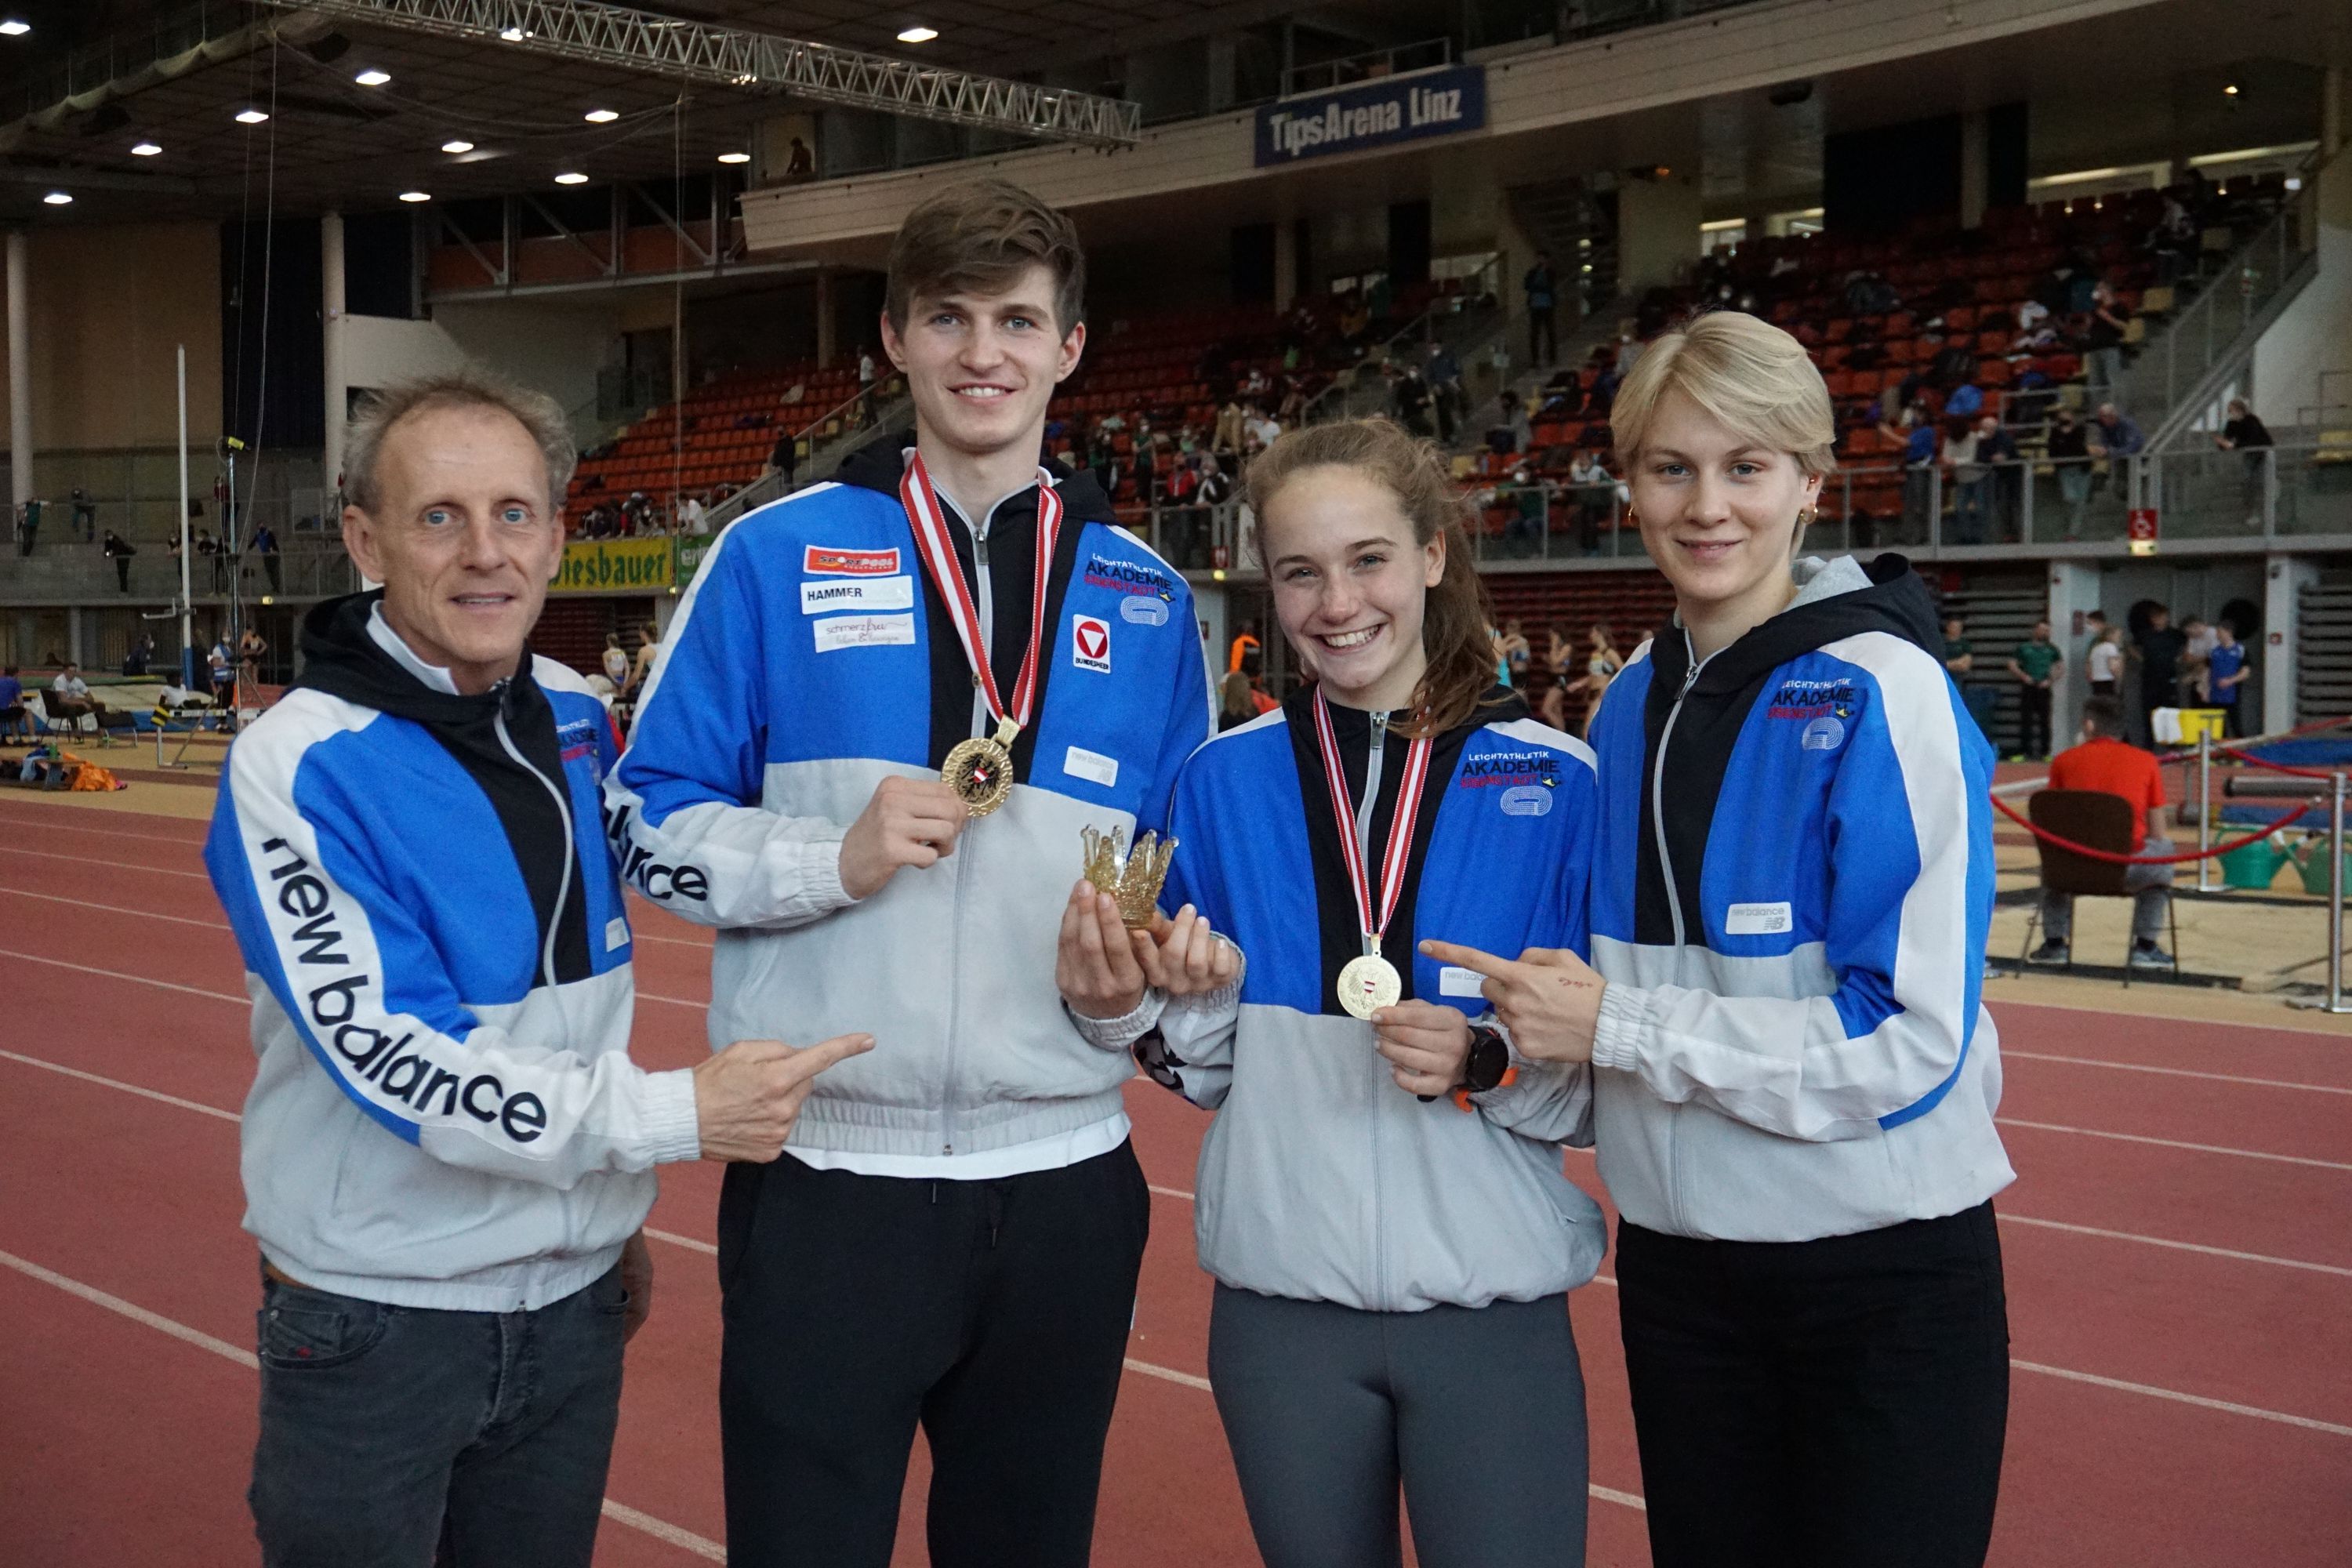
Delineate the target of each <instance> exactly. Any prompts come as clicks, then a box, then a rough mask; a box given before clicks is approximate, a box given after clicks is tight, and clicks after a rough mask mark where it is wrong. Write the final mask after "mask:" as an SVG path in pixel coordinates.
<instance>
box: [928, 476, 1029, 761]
mask: <svg viewBox="0 0 2352 1568" xmlns="http://www.w3.org/2000/svg"><path fill="white" fill-rule="evenodd" d="M898 500H899V501H900V502H901V503H902V504H903V505H905V507H906V509H907V517H908V521H911V522H912V523H913V524H914V528H915V549H916V552H917V553H919V555H921V556H922V558H923V567H924V569H925V570H926V571H928V572H929V574H930V576H931V582H932V584H933V585H934V586H936V587H937V588H938V589H939V594H940V598H941V599H942V600H944V601H945V602H946V604H947V610H948V618H949V619H950V620H951V621H953V622H954V623H955V629H956V637H957V638H958V639H959V640H960V641H961V642H962V644H963V656H964V658H965V659H966V661H968V662H969V663H970V664H971V673H972V679H973V680H974V681H975V682H977V683H978V684H979V687H980V691H981V696H982V698H983V699H985V700H986V701H987V703H988V710H989V712H990V713H991V714H992V715H993V716H994V717H995V719H996V721H997V723H998V724H999V725H1000V726H1003V725H1005V724H1010V725H1011V726H1013V729H1015V730H1023V729H1026V728H1028V725H1029V710H1030V709H1031V707H1032V706H1033V705H1034V703H1035V701H1036V700H1037V660H1038V650H1039V649H1040V648H1041V647H1044V646H1045V592H1046V587H1047V583H1048V579H1049V578H1050V577H1051V575H1052V574H1053V570H1054V543H1055V539H1056V538H1058V537H1059V535H1060V534H1061V531H1062V498H1061V496H1060V495H1059V494H1058V493H1057V492H1056V491H1055V489H1054V476H1053V475H1052V473H1050V472H1049V471H1047V470H1046V469H1045V468H1044V467H1043V466H1040V467H1039V468H1038V469H1037V574H1036V576H1035V577H1034V579H1033V580H1032V586H1031V589H1030V595H1029V647H1028V651H1027V652H1025V653H1024V654H1023V655H1022V656H1021V674H1020V676H1019V678H1018V679H1015V680H1014V681H1013V700H1012V701H1011V703H1010V704H1008V703H1007V702H1006V701H1005V700H1004V699H1003V697H1002V696H1000V695H999V694H998V692H997V689H996V672H995V670H994V669H993V668H991V666H990V663H989V658H988V647H987V645H986V643H985V642H984V641H983V640H982V637H981V635H980V606H979V605H978V604H977V603H976V602H975V601H974V600H973V598H972V596H971V584H970V583H969V582H967V581H966V580H965V578H964V574H963V563H961V562H960V561H958V560H957V559H956V552H955V541H954V539H953V538H952V537H950V534H949V533H948V524H947V517H946V514H945V513H944V512H942V511H941V510H940V497H939V492H938V491H937V490H935V489H932V488H931V476H930V475H929V472H927V471H926V470H925V469H924V468H923V455H922V454H921V453H920V452H916V453H913V454H911V455H910V456H909V458H908V462H907V471H906V472H905V473H904V474H903V475H901V476H900V477H899V479H898ZM1005 743H1006V744H1010V743H1011V742H1010V741H1009V739H1008V740H1006V742H1005Z"/></svg>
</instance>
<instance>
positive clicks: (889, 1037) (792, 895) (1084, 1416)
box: [606, 181, 1209, 1568]
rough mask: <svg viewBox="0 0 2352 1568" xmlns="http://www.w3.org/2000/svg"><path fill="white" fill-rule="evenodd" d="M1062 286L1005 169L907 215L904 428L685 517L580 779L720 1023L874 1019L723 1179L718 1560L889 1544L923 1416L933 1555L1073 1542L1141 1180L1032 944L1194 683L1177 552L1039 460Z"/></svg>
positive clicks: (1071, 273) (882, 1552)
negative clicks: (650, 646) (686, 560)
mask: <svg viewBox="0 0 2352 1568" xmlns="http://www.w3.org/2000/svg"><path fill="white" fill-rule="evenodd" d="M1084 284H1085V264H1084V258H1083V257H1082V256H1081V254H1080V252H1079V248H1078V244H1077V237H1076V231H1075V230H1074V229H1073V228H1072V227H1071V226H1070V223H1069V221H1068V220H1067V219H1066V217H1064V216H1062V215H1060V214H1059V213H1056V212H1055V211H1054V210H1053V209H1052V208H1050V207H1047V206H1045V205H1043V204H1042V203H1040V202H1038V201H1037V200H1036V199H1035V198H1034V197H1033V196H1031V195H1027V194H1026V193H1024V192H1022V191H1020V190H1018V189H1015V188H1013V187H1012V186H1009V185H1005V184H1002V183H998V182H989V181H981V182H974V183H972V184H961V185H956V186H953V187H951V188H950V189H948V190H946V191H944V192H942V193H941V194H940V195H937V196H934V197H932V198H931V199H930V200H929V201H927V202H925V203H923V204H922V205H919V206H918V207H917V208H916V209H915V210H914V211H913V212H912V213H910V214H908V217H907V220H906V222H905V224H904V225H903V226H901V228H900V230H899V233H898V239H897V241H896V242H895V243H894V245H893V247H892V249H891V255H890V276H889V286H888V291H887V299H888V304H887V310H886V313H885V316H884V319H883V321H882V342H883V344H884V346H885V348H886V349H887V352H888V353H889V355H890V358H891V361H892V363H894V364H895V365H897V366H898V369H899V370H901V371H902V372H904V373H905V374H906V376H907V381H908V387H909V389H910V390H911V392H912V394H913V399H914V405H915V436H914V440H913V443H912V444H911V446H909V445H907V444H905V443H903V442H899V441H892V440H887V439H884V440H878V441H877V442H875V443H874V444H872V445H870V446H868V447H866V449H864V450H863V451H861V452H858V453H856V454H854V455H853V456H852V457H851V458H849V459H848V460H847V461H845V463H844V464H843V466H842V468H841V470H840V472H839V474H838V476H837V479H836V481H835V482H834V483H831V484H824V485H816V486H812V487H810V488H808V489H803V490H800V491H798V492H796V493H795V494H793V496H791V497H789V498H787V499H785V500H781V501H777V502H774V503H772V504H771V505H769V506H766V507H762V508H760V509H759V510H755V511H752V512H751V513H749V514H748V515H746V516H745V517H743V518H742V519H740V521H737V522H736V523H735V524H734V525H733V526H731V527H730V528H729V529H728V530H727V531H725V532H724V533H722V534H720V535H719V537H718V539H717V541H716V542H714V543H713V545H712V548H711V551H710V552H709V555H708V556H706V557H705V558H704V562H703V565H702V570H701V571H700V572H699V573H698V574H697V576H696V578H695V581H694V583H693V585H692V586H691V587H690V588H689V589H688V593H687V595H686V596H685V598H684V599H683V600H682V601H681V603H680V605H679V608H678V613H677V619H676V621H675V623H674V624H673V625H672V626H671V629H670V634H669V636H668V637H667V639H666V640H665V641H664V643H663V645H662V654H661V658H660V663H659V665H658V666H657V668H656V671H655V673H654V677H653V679H652V681H651V682H650V685H649V688H648V689H647V691H646V697H645V700H644V702H643V704H642V705H641V707H640V708H639V710H638V719H637V727H636V732H635V740H634V742H633V744H632V746H631V747H630V750H629V751H628V752H627V753H626V754H625V756H624V758H623V759H622V761H621V763H620V764H619V766H618V767H617V768H616V769H615V771H614V776H613V778H612V780H611V781H610V782H609V784H608V791H607V796H606V811H607V817H608V820H609V821H610V823H611V825H612V827H613V831H614V837H616V839H618V840H619V841H620V842H621V844H622V845H623V847H624V874H625V875H626V876H627V877H628V878H629V879H630V880H631V881H632V882H633V883H634V884H635V886H636V887H637V889H639V890H640V891H641V892H643V893H644V894H645V895H646V897H647V898H649V899H651V900H654V901H655V902H656V903H660V904H663V905H665V906H666V907H667V908H669V909H671V910H675V911H676V912H677V913H678V914H680V915H683V916H685V917H686V918H687V919H688V920H693V921H701V922H703V923H705V924H709V925H713V926H716V927H718V928H719V936H718V941H717V946H716V952H715V955H714V958H713V962H712V966H711V991H712V1001H711V1008H710V1018H711V1027H712V1028H713V1029H716V1030H719V1031H721V1034H722V1036H723V1037H724V1038H725V1039H730V1040H731V1039H733V1038H734V1037H735V1035H733V1034H727V1033H725V1031H727V1030H729V1029H731V1028H733V1027H734V1026H735V1024H736V1023H737V1022H739V1021H748V1020H751V1019H757V1020H758V1026H757V1027H756V1029H753V1030H751V1033H752V1034H756V1035H758V1036H761V1037H782V1038H784V1039H787V1040H793V1041H799V1040H804V1039H809V1040H814V1039H823V1038H825V1037H828V1036H831V1035H835V1034H840V1033H844V1032H845V1031H843V1030H838V1029H833V1028H828V1027H826V1026H824V1020H825V1019H828V1018H835V1017H854V1018H856V1019H858V1020H859V1024H858V1029H859V1030H860V1031H862V1032H865V1033H868V1034H871V1035H872V1036H873V1037H874V1039H875V1048H874V1050H873V1051H871V1052H870V1053H868V1054H867V1055H866V1057H864V1058H860V1060H861V1061H862V1062H865V1063H866V1064H868V1065H869V1066H870V1068H871V1070H868V1071H866V1072H864V1073H862V1074H861V1075H859V1076H858V1077H856V1078H854V1079H852V1078H829V1079H827V1080H825V1082H824V1093H823V1095H822V1096H821V1097H812V1098H811V1099H810V1100H809V1101H808V1102H807V1104H806V1105H805V1107H804V1108H803V1110H802V1113H801V1120H800V1122H799V1124H798V1126H797V1128H796V1129H795V1131H794V1135H793V1141H792V1142H791V1144H790V1146H789V1147H788V1148H787V1149H786V1151H785V1157H784V1158H782V1159H781V1160H778V1161H777V1162H776V1163H774V1164H772V1165H768V1166H751V1165H739V1166H734V1167H731V1168H730V1170H729V1172H728V1176H727V1184H726V1189H725V1192H724V1194H723V1195H722V1197H721V1199H720V1203H719V1281H720V1284H721V1287H722V1289H723V1290H724V1293H725V1307H724V1321H725V1326H726V1332H725V1338H724V1341H723V1348H722V1352H721V1353H722V1362H721V1370H720V1379H719V1414H720V1430H721V1436H722V1439H723V1452H724V1456H725V1461H726V1485H727V1539H728V1547H729V1550H730V1552H731V1553H732V1555H733V1559H734V1560H735V1561H736V1562H739V1563H759V1564H761V1568H777V1565H792V1568H798V1565H806V1568H884V1565H885V1564H887V1563H888V1562H889V1560H890V1554H891V1551H892V1546H893V1542H894V1540H895V1538H896V1535H897V1528H898V1505H899V1500H900V1497H901V1495H902V1493H903V1491H904V1487H905V1479H906V1469H907V1463H908V1455H909V1453H910V1450H911V1448H912V1445H913V1442H914V1436H915V1431H916V1428H917V1426H921V1427H922V1429H923V1431H924V1433H925V1436H926V1438H927V1440H928V1446H929V1453H930V1460H931V1483H930V1500H929V1510H928V1513H927V1530H928V1534H929V1547H930V1560H931V1561H932V1562H933V1563H940V1564H942V1565H943V1568H976V1565H979V1564H996V1563H1021V1564H1023V1565H1024V1568H1082V1565H1083V1564H1084V1563H1086V1562H1087V1554H1088V1552H1089V1549H1090V1546H1091V1542H1092V1539H1093V1533H1094V1509H1095V1495H1096V1490H1097V1481H1098V1479H1099V1477H1100V1473H1101V1465H1102V1448H1103V1442H1104V1439H1105V1437H1106V1436H1107V1434H1108V1429H1109V1425H1110V1415H1111V1408H1112V1404H1113V1401H1114V1399H1115V1398H1116V1396H1117V1393H1118V1380H1119V1373H1120V1370H1121V1366H1122V1363H1123V1358H1124V1356H1125V1352H1126V1347H1127V1335H1128V1327H1129V1322H1130V1321H1131V1318H1132V1315H1133V1310H1134V1301H1135V1282H1136V1275H1137V1271H1138V1269H1139V1267H1140V1264H1141V1259H1142V1253H1143V1245H1144V1238H1145V1236H1146V1234H1147V1232H1148V1229H1149V1226H1150V1193H1149V1192H1148V1190H1147V1189H1146V1187H1145V1185H1144V1180H1143V1173H1142V1171H1141V1168H1140V1167H1139V1165H1138V1164H1137V1163H1136V1159H1135V1155H1134V1152H1133V1150H1132V1149H1131V1148H1130V1147H1129V1141H1128V1122H1127V1117H1126V1113H1125V1111H1124V1109H1123V1104H1124V1102H1123V1100H1122V1099H1121V1089H1122V1086H1123V1084H1124V1082H1125V1081H1126V1080H1127V1079H1129V1078H1131V1077H1132V1076H1133V1063H1132V1062H1130V1061H1129V1058H1128V1055H1127V1052H1126V1050H1125V1048H1124V1046H1123V1044H1122V1045H1119V1046H1106V1045H1102V1044H1097V1043H1095V1042H1093V1041H1091V1040H1089V1039H1088V1038H1087V1037H1085V1036H1083V1035H1082V1034H1080V1033H1079V1031H1078V1029H1077V1027H1076V1025H1075V1024H1074V1023H1073V1021H1072V1019H1071V1017H1070V1015H1069V1014H1068V1012H1067V1011H1066V1009H1065V1008H1064V1006H1063V1005H1062V998H1061V995H1060V994H1059V993H1058V991H1057V990H1056V988H1055V984H1054V979H1053V975H1054V964H1055V950H1056V944H1057V940H1058V932H1059V929H1060V926H1061V922H1062V919H1063V915H1064V911H1065V909H1066V906H1067V903H1068V900H1069V894H1070V890H1071V888H1072V885H1073V883H1074V882H1076V880H1077V879H1078V876H1079V870H1080V866H1081V835H1082V832H1083V831H1084V830H1087V829H1093V830H1095V831H1097V833H1104V834H1108V833H1110V832H1113V831H1119V832H1122V833H1124V834H1125V835H1127V836H1128V837H1130V838H1131V837H1134V836H1136V835H1137V834H1139V832H1142V831H1145V830H1150V829H1160V830H1162V831H1164V830H1165V829H1166V827H1167V809H1168V800H1169V795H1170V792H1171V788H1172V786H1173V784H1174V780H1175V776H1176V770H1177V767H1178V765H1179V764H1180V763H1181V762H1182V761H1183V760H1184V758H1185V757H1186V756H1187V755H1189V754H1190V753H1191V752H1192V749H1193V748H1194V747H1196V746H1198V745H1199V744H1200V742H1201V741H1202V738H1203V737H1205V736H1206V735H1207V734H1208V732H1209V681H1208V668H1207V662H1206V660H1205V659H1204V658H1203V657H1202V648H1201V641H1200V633H1199V630H1198V625H1199V623H1198V619H1197V617H1196V616H1195V615H1194V613H1193V608H1192V596H1191V595H1190V593H1189V592H1188V591H1187V589H1186V587H1185V584H1184V580H1183V578H1182V576H1181V574H1179V573H1177V572H1176V571H1175V570H1174V569H1173V568H1171V567H1170V566H1169V565H1168V564H1167V563H1165V562H1163V561H1161V560H1160V558H1159V557H1158V556H1156V555H1154V554H1153V553H1152V552H1150V549H1149V548H1147V547H1146V546H1145V545H1144V544H1143V543H1142V542H1140V541H1139V540H1138V539H1136V538H1135V537H1134V536H1133V535H1132V534H1129V533H1128V532H1127V531H1124V530H1122V529H1120V528H1118V526H1117V525H1116V522H1115V520H1114V518H1113V516H1112V512H1111V509H1110V503H1109V500H1108V498H1107V497H1105V496H1104V495H1103V493H1102V492H1101V490H1100V489H1098V488H1097V486H1096V485H1095V484H1094V482H1093V480H1092V479H1087V478H1086V477H1084V476H1081V475H1072V474H1067V473H1064V472H1061V471H1059V470H1058V469H1049V468H1040V467H1039V465H1038V452H1039V450H1040V448H1041V447H1042V445H1043V438H1044V431H1045V408H1046V404H1047V401H1048V399H1050V398H1051V396H1052V395H1053V391H1054V387H1055V384H1057V383H1058V382H1059V381H1061V380H1062V379H1063V378H1064V377H1066V376H1067V375H1068V374H1070V373H1071V372H1072V371H1073V370H1075V369H1076V366H1077V363H1078V359H1079V355H1080V353H1081V351H1082V350H1083V348H1084V346H1085V342H1086V328H1085V326H1084V324H1083V322H1082V321H1081V320H1080V302H1081V299H1082V296H1083V291H1084Z"/></svg>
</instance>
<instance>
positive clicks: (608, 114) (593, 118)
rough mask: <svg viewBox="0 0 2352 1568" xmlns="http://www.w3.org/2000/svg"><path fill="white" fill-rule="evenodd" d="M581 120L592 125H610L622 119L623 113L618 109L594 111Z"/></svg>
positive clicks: (583, 116)
mask: <svg viewBox="0 0 2352 1568" xmlns="http://www.w3.org/2000/svg"><path fill="white" fill-rule="evenodd" d="M580 118H581V119H583V120H584V121H587V122H588V123H589V124H591V125H610V124H611V123H613V121H615V120H618V119H620V118H621V111H620V110H617V109H592V110H589V111H588V112H587V113H585V114H583V115H582V116H581V117H580Z"/></svg>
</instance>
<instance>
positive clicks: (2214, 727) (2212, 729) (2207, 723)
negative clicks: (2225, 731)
mask: <svg viewBox="0 0 2352 1568" xmlns="http://www.w3.org/2000/svg"><path fill="white" fill-rule="evenodd" d="M2222 718H2223V712H2222V710H2221V709H2219V708H2183V709H2182V710H2180V743H2181V744H2182V745H2184V746H2193V745H2195V744H2196V743H2197V741H2198V738H2199V737H2200V736H2209V737H2210V738H2211V739H2212V741H2213V742H2214V743H2215V744H2216V745H2219V744H2220V743H2221V720H2222Z"/></svg>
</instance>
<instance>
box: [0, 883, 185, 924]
mask: <svg viewBox="0 0 2352 1568" xmlns="http://www.w3.org/2000/svg"><path fill="white" fill-rule="evenodd" d="M0 893H9V894H13V895H14V896H16V897H17V898H20V899H39V900H43V901H44V902H47V903H52V904H70V905H71V906H73V907H74V908H75V909H78V910H98V911H99V912H100V914H109V915H136V916H138V917H139V918H140V919H141V920H148V921H171V922H172V923H173V925H181V926H202V927H204V928H205V930H206V931H226V930H227V929H228V928H227V925H226V922H225V921H200V920H192V919H190V918H189V917H188V916H186V915H164V914H158V913H156V912H155V911H154V910H134V909H132V908H131V907H130V906H129V905H128V904H94V903H92V902H90V901H89V900H88V899H68V898H66V897H65V896H63V895H62V894H58V893H37V892H35V891H33V889H30V888H0Z"/></svg>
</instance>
